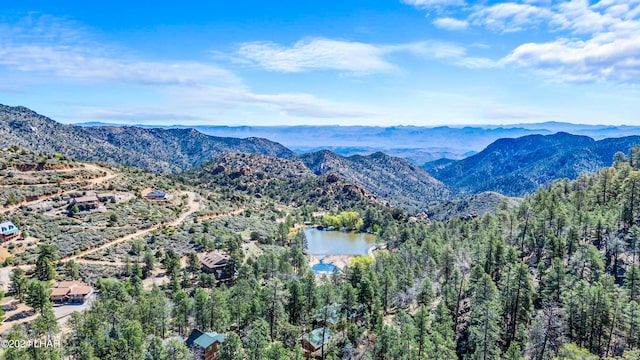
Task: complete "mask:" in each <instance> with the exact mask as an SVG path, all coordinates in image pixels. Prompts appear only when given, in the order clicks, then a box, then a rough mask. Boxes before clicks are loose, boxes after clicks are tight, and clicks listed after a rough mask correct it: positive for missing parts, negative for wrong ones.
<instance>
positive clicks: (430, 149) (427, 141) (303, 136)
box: [81, 122, 640, 165]
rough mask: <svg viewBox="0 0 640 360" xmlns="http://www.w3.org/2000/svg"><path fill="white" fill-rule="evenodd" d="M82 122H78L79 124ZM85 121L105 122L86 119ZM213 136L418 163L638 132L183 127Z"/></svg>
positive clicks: (534, 127) (532, 127)
mask: <svg viewBox="0 0 640 360" xmlns="http://www.w3.org/2000/svg"><path fill="white" fill-rule="evenodd" d="M81 125H84V124H81ZM87 125H94V126H96V125H107V123H96V122H93V123H88V124H87ZM136 126H140V127H144V128H153V127H156V128H186V127H187V126H181V125H170V126H161V125H146V124H142V125H136ZM188 127H193V128H195V129H197V130H198V131H200V132H202V133H204V134H208V135H214V136H224V137H238V138H246V137H260V138H266V139H270V140H272V141H276V142H278V143H280V144H282V145H284V146H286V147H287V148H289V149H291V150H293V151H295V152H296V153H298V154H304V153H310V152H316V151H319V150H331V151H333V152H335V153H337V154H340V155H342V156H351V155H369V154H373V153H375V152H378V151H381V152H384V153H385V154H387V155H391V156H396V157H401V158H403V159H406V160H409V161H410V162H413V163H414V164H418V165H423V164H424V163H426V162H430V161H433V160H437V159H439V158H449V159H455V160H460V159H463V158H466V157H468V156H470V155H473V154H475V153H477V152H479V151H481V150H482V149H484V148H485V147H487V146H488V145H489V144H491V143H492V142H494V141H496V140H498V139H501V138H516V137H521V136H526V135H533V134H539V135H551V134H554V133H557V132H569V133H571V134H576V135H584V136H589V137H591V138H593V139H596V140H601V139H605V138H613V137H624V136H630V135H638V134H640V126H609V125H581V124H570V123H562V122H544V123H532V124H515V125H468V126H435V127H426V126H389V127H381V126H338V125H322V126H311V125H302V126H218V125H213V126H209V125H195V126H188Z"/></svg>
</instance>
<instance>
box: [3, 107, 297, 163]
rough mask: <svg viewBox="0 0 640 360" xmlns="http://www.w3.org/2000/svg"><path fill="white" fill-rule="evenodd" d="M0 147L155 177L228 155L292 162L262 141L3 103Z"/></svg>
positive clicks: (282, 150) (273, 145) (283, 152)
mask: <svg viewBox="0 0 640 360" xmlns="http://www.w3.org/2000/svg"><path fill="white" fill-rule="evenodd" d="M0 125H1V129H0V146H2V147H10V146H13V145H17V146H19V147H22V148H26V149H30V150H35V151H40V152H47V153H62V154H64V155H67V156H70V157H73V158H76V159H78V160H83V161H106V162H114V163H121V164H124V165H132V166H137V167H139V168H143V169H145V170H149V171H152V172H156V173H175V172H180V171H185V170H188V169H191V168H193V167H194V166H197V165H199V164H203V163H205V162H206V161H208V160H211V159H212V158H214V157H215V156H217V155H220V154H223V153H225V152H229V151H241V152H251V153H260V154H267V155H273V156H277V157H282V158H293V157H295V156H296V155H295V153H294V152H293V151H291V150H289V149H287V148H286V147H284V146H282V145H280V144H278V143H275V142H273V141H269V140H266V139H261V138H247V139H237V138H222V137H214V136H208V135H205V134H202V133H201V132H198V131H196V130H194V129H145V128H139V127H134V126H126V127H115V126H95V127H81V126H75V125H66V124H60V123H58V122H56V121H53V120H51V119H49V118H47V117H45V116H42V115H39V114H37V113H35V112H33V111H31V110H29V109H27V108H25V107H10V106H4V105H0Z"/></svg>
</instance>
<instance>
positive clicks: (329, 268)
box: [311, 258, 340, 274]
mask: <svg viewBox="0 0 640 360" xmlns="http://www.w3.org/2000/svg"><path fill="white" fill-rule="evenodd" d="M335 269H338V270H340V268H339V267H337V266H335V265H333V261H332V262H330V263H327V264H325V262H324V258H322V259H320V262H319V263H317V264H315V265H313V266H312V267H311V270H313V272H315V273H316V274H331V273H332V272H333V271H334V270H335Z"/></svg>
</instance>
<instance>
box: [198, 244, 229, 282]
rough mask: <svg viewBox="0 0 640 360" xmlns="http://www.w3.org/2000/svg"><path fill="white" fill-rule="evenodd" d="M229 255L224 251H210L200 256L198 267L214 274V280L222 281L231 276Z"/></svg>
mask: <svg viewBox="0 0 640 360" xmlns="http://www.w3.org/2000/svg"><path fill="white" fill-rule="evenodd" d="M230 259H231V257H230V256H229V255H227V254H225V253H220V252H217V251H212V252H210V253H208V254H206V255H204V256H202V257H200V267H201V268H202V271H203V272H204V273H207V274H214V275H215V277H216V280H219V281H223V280H227V279H230V278H231V277H232V276H233V273H232V270H233V268H232V264H231V261H230Z"/></svg>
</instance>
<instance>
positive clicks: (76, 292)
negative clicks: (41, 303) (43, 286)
mask: <svg viewBox="0 0 640 360" xmlns="http://www.w3.org/2000/svg"><path fill="white" fill-rule="evenodd" d="M91 294H93V288H92V287H91V286H89V285H87V284H86V283H85V282H83V281H80V280H74V281H60V282H58V283H57V284H55V285H54V286H53V288H52V289H51V297H50V299H51V301H52V302H54V303H64V302H71V303H84V302H85V301H86V300H87V298H88V297H89V296H90V295H91Z"/></svg>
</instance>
